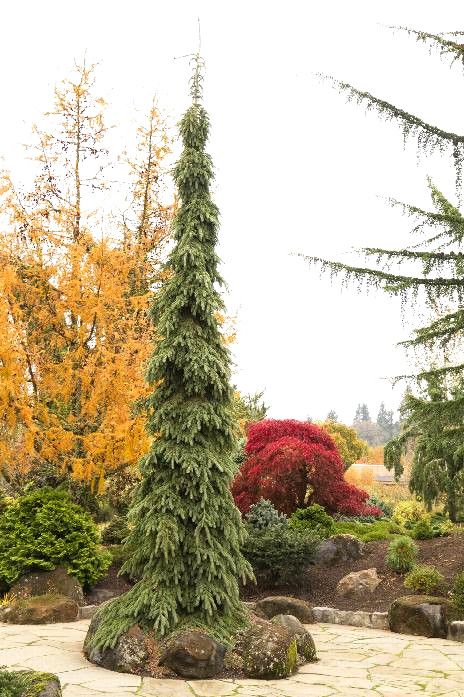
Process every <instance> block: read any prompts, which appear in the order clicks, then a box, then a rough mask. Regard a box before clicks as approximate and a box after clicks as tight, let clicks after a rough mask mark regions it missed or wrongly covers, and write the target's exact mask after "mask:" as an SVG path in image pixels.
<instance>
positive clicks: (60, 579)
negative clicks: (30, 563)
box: [10, 566, 84, 605]
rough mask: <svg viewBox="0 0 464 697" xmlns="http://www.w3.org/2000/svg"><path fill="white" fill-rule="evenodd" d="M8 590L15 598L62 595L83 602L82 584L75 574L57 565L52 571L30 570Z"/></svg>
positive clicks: (78, 602)
mask: <svg viewBox="0 0 464 697" xmlns="http://www.w3.org/2000/svg"><path fill="white" fill-rule="evenodd" d="M10 592H11V593H12V595H14V596H15V597H16V598H26V597H30V596H35V595H50V594H52V595H63V596H65V597H66V598H71V600H74V602H76V603H77V604H78V605H83V604H84V594H83V592H82V586H81V584H80V583H79V581H78V580H77V578H76V577H75V576H71V575H70V574H68V572H67V571H66V569H64V568H63V567H62V566H58V567H57V568H56V569H54V570H53V571H31V572H30V573H28V574H25V575H24V576H21V578H20V579H19V580H18V581H16V583H15V584H14V585H13V586H12V587H11V589H10Z"/></svg>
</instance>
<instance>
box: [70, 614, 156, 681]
mask: <svg viewBox="0 0 464 697" xmlns="http://www.w3.org/2000/svg"><path fill="white" fill-rule="evenodd" d="M99 625H100V617H99V615H98V613H97V614H96V615H94V616H93V617H92V621H91V622H90V626H89V629H88V632H87V636H86V637H85V641H84V655H85V657H86V658H87V659H88V660H89V661H90V662H91V663H95V665H97V666H101V667H102V668H106V669H107V670H115V671H119V672H121V673H135V674H136V675H148V674H149V665H148V664H149V661H150V643H149V641H148V639H147V636H146V634H145V633H144V632H142V630H141V629H140V627H139V626H138V625H134V626H133V627H131V628H130V629H128V631H127V632H124V634H121V636H120V637H119V639H118V641H117V642H116V646H114V648H106V649H96V648H92V647H91V646H90V644H91V639H92V638H93V636H94V634H95V632H96V630H97V628H98V626H99Z"/></svg>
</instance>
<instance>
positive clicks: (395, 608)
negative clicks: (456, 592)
mask: <svg viewBox="0 0 464 697" xmlns="http://www.w3.org/2000/svg"><path fill="white" fill-rule="evenodd" d="M451 614H452V610H451V609H450V605H449V600H448V598H439V597H434V596H428V595H407V596H404V597H403V598H397V599H396V600H395V601H394V602H393V603H392V604H391V606H390V609H389V611H388V623H389V626H390V629H391V631H392V632H398V633H400V634H414V635H416V636H426V637H440V638H443V639H444V638H445V637H446V635H447V631H448V621H449V620H451V619H452V617H451V616H450V615H451Z"/></svg>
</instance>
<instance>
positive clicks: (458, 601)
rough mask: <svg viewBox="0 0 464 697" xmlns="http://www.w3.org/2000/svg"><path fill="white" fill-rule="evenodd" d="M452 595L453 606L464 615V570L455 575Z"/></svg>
mask: <svg viewBox="0 0 464 697" xmlns="http://www.w3.org/2000/svg"><path fill="white" fill-rule="evenodd" d="M450 596H451V604H452V606H453V607H454V608H455V609H456V610H458V612H459V613H460V614H461V615H464V571H461V573H459V574H456V576H455V577H454V582H453V587H452V589H451V593H450Z"/></svg>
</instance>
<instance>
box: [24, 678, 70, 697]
mask: <svg viewBox="0 0 464 697" xmlns="http://www.w3.org/2000/svg"><path fill="white" fill-rule="evenodd" d="M62 694H63V693H62V692H61V685H60V681H59V678H58V677H57V676H55V675H54V676H52V677H50V678H49V680H48V681H47V682H46V683H45V685H44V686H43V687H42V689H41V690H40V692H37V697H62ZM31 697H32V694H31ZM34 697H36V696H35V695H34Z"/></svg>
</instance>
